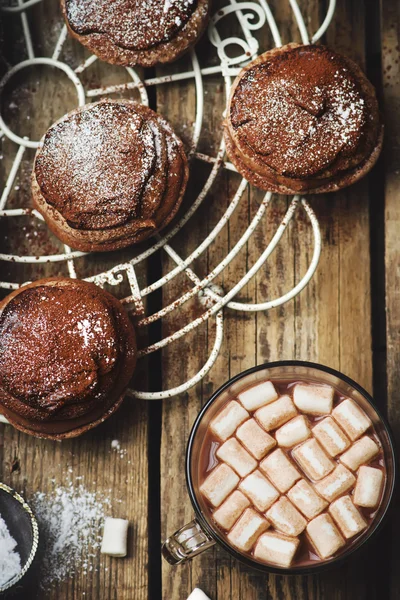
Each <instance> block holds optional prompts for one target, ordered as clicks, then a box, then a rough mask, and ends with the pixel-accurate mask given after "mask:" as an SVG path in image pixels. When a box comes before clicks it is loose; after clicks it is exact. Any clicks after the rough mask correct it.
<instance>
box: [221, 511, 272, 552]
mask: <svg viewBox="0 0 400 600" xmlns="http://www.w3.org/2000/svg"><path fill="white" fill-rule="evenodd" d="M268 527H269V523H268V521H267V520H266V519H264V518H263V517H262V516H261V515H260V514H259V513H258V512H256V511H255V510H253V509H252V508H246V510H245V511H244V513H243V514H242V516H241V517H240V519H239V521H237V523H236V524H235V525H234V527H233V528H232V529H231V531H230V533H229V534H228V536H227V537H228V540H229V542H230V543H231V544H232V546H235V548H238V549H239V550H242V551H243V552H248V551H249V550H250V549H251V547H252V546H253V545H254V543H255V541H256V540H257V538H258V537H259V536H260V535H261V534H262V533H264V531H265V530H266V529H268Z"/></svg>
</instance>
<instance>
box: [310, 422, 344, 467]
mask: <svg viewBox="0 0 400 600" xmlns="http://www.w3.org/2000/svg"><path fill="white" fill-rule="evenodd" d="M312 432H313V434H314V436H315V437H316V438H317V440H318V441H319V443H320V444H321V446H323V447H324V448H325V450H326V451H327V452H328V454H330V455H331V456H333V457H335V456H337V455H338V454H341V453H342V452H344V451H345V450H347V448H348V447H349V446H350V440H349V438H348V437H347V435H346V434H345V433H344V432H343V431H342V430H341V429H340V427H339V425H338V424H337V423H336V422H335V421H334V420H333V419H332V417H326V418H325V419H323V420H322V421H320V422H319V423H317V425H315V427H313V430H312Z"/></svg>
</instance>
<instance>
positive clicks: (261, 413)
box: [254, 396, 297, 431]
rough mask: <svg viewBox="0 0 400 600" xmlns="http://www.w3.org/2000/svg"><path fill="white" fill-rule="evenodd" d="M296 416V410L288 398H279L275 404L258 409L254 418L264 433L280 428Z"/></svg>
mask: <svg viewBox="0 0 400 600" xmlns="http://www.w3.org/2000/svg"><path fill="white" fill-rule="evenodd" d="M296 415H297V410H296V408H295V406H294V404H293V402H292V400H291V398H290V396H281V397H280V398H279V399H278V400H275V402H272V403H271V404H268V405H267V406H263V407H262V408H259V409H258V411H257V412H256V413H255V415H254V416H255V417H256V419H257V421H259V422H260V423H261V425H262V426H263V427H264V429H265V430H266V431H270V430H271V429H276V428H277V427H280V426H281V425H283V424H284V423H286V421H289V419H292V418H293V417H295V416H296Z"/></svg>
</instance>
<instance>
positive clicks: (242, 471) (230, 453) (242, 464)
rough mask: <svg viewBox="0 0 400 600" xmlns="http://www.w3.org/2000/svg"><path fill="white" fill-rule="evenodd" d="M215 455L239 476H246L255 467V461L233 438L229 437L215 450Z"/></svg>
mask: <svg viewBox="0 0 400 600" xmlns="http://www.w3.org/2000/svg"><path fill="white" fill-rule="evenodd" d="M217 456H218V458H219V459H220V460H222V461H224V462H226V463H227V464H228V465H229V466H230V467H232V469H234V470H235V471H236V473H238V475H240V477H246V475H248V474H249V473H251V471H254V469H255V468H256V467H257V461H256V460H254V458H253V457H252V456H250V454H249V453H248V452H247V451H246V450H245V449H244V448H243V446H241V445H240V444H239V442H238V441H237V440H236V439H235V438H231V439H230V440H227V441H226V442H225V443H224V444H222V446H220V447H219V448H218V450H217Z"/></svg>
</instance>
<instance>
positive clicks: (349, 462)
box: [340, 435, 379, 471]
mask: <svg viewBox="0 0 400 600" xmlns="http://www.w3.org/2000/svg"><path fill="white" fill-rule="evenodd" d="M378 452H379V446H378V445H377V444H376V443H375V442H374V440H372V439H371V438H370V437H368V436H367V435H364V437H362V438H361V439H360V440H357V441H356V442H355V444H353V445H352V446H351V448H349V449H348V450H347V452H345V453H344V454H342V456H341V457H340V462H342V463H343V464H344V465H346V467H348V468H349V469H351V470H352V471H357V469H358V467H359V466H361V465H363V464H365V463H367V462H369V461H370V460H371V459H372V458H374V456H376V455H377V454H378Z"/></svg>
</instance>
